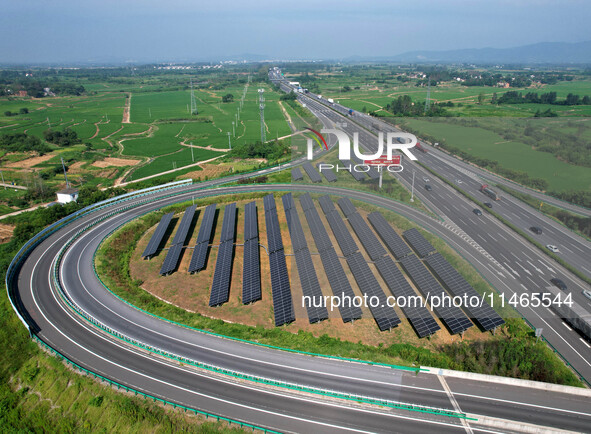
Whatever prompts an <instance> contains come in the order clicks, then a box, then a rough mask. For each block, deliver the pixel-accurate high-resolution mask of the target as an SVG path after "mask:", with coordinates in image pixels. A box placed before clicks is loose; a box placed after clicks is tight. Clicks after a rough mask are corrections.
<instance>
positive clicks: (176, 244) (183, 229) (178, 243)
mask: <svg viewBox="0 0 591 434" xmlns="http://www.w3.org/2000/svg"><path fill="white" fill-rule="evenodd" d="M196 207H197V205H193V206H190V207H189V208H187V209H186V210H185V214H184V215H183V218H182V220H181V224H180V226H179V228H178V230H177V232H176V234H175V236H174V238H173V240H172V245H171V247H170V249H169V250H168V253H167V254H166V258H164V263H163V264H162V267H161V268H160V275H161V276H164V275H166V274H170V273H172V272H173V271H174V270H176V268H177V266H178V262H179V258H180V256H181V252H182V251H183V246H184V245H185V240H186V239H187V234H188V233H189V228H190V227H191V223H192V221H193V216H194V215H195V208H196Z"/></svg>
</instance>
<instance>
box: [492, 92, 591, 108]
mask: <svg viewBox="0 0 591 434" xmlns="http://www.w3.org/2000/svg"><path fill="white" fill-rule="evenodd" d="M491 103H493V104H495V103H496V104H553V105H580V104H582V105H589V104H591V97H590V96H589V95H585V96H583V97H581V96H579V95H575V94H573V93H569V94H568V95H567V96H566V98H565V99H563V100H558V98H557V94H556V92H547V93H543V94H541V95H538V93H537V92H527V93H526V94H522V93H521V92H517V91H514V90H512V91H509V92H506V93H504V94H503V95H501V96H500V97H498V98H497V97H496V94H494V95H493V99H492V101H491Z"/></svg>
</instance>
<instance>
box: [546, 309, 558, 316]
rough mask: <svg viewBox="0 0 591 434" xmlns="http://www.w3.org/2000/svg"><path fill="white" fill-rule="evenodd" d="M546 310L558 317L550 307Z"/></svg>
mask: <svg viewBox="0 0 591 434" xmlns="http://www.w3.org/2000/svg"><path fill="white" fill-rule="evenodd" d="M546 310H547V311H548V312H550V313H551V314H552V315H553V316H556V314H555V313H554V312H552V309H550V308H549V307H547V308H546Z"/></svg>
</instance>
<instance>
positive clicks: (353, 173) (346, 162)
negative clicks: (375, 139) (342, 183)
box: [340, 160, 365, 181]
mask: <svg viewBox="0 0 591 434" xmlns="http://www.w3.org/2000/svg"><path fill="white" fill-rule="evenodd" d="M340 161H341V164H342V165H343V166H345V167H351V170H348V172H349V173H350V174H351V176H352V177H353V178H355V179H356V180H357V181H363V180H364V179H365V173H363V172H357V171H355V170H354V169H353V163H352V162H351V161H349V160H340Z"/></svg>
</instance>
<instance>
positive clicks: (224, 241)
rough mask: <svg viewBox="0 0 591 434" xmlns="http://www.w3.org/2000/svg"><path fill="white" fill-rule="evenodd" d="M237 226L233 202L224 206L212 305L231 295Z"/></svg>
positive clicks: (210, 299) (212, 284)
mask: <svg viewBox="0 0 591 434" xmlns="http://www.w3.org/2000/svg"><path fill="white" fill-rule="evenodd" d="M235 226H236V204H235V203H231V204H229V205H226V206H225V208H224V220H223V222H222V234H221V238H220V247H219V249H218V258H217V261H216V263H215V271H214V274H213V282H212V283H211V294H210V296H209V305H210V306H219V305H220V304H223V303H226V302H227V301H228V298H229V296H230V283H231V280H232V259H233V255H234V230H235Z"/></svg>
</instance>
